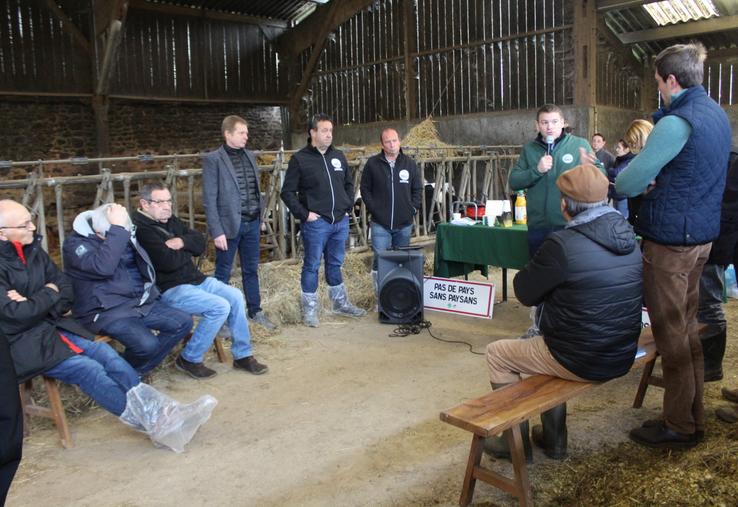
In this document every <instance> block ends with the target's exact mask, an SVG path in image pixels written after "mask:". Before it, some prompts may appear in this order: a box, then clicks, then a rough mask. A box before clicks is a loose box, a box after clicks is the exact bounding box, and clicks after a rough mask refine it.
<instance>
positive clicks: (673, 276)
mask: <svg viewBox="0 0 738 507" xmlns="http://www.w3.org/2000/svg"><path fill="white" fill-rule="evenodd" d="M706 58H707V51H706V50H705V47H704V46H703V45H702V44H700V43H692V44H676V45H674V46H670V47H668V48H666V49H664V50H663V51H662V52H661V53H659V54H658V56H657V57H656V60H655V62H654V63H655V70H656V72H655V74H654V78H655V79H656V84H657V86H658V89H659V92H660V93H661V98H662V100H663V107H662V108H661V109H659V110H658V111H657V112H656V113H655V114H654V121H655V123H656V125H655V126H654V128H653V131H652V132H651V134H650V136H649V138H648V142H647V143H646V146H645V147H644V148H643V150H642V151H641V152H640V153H639V154H638V156H637V157H635V158H634V159H633V160H632V161H631V163H630V165H629V166H628V167H627V168H626V169H625V171H623V172H622V173H620V175H619V176H618V177H617V180H616V181H615V188H616V190H617V191H618V192H619V193H623V194H625V195H627V196H629V197H630V196H636V195H639V194H644V195H643V198H642V201H641V206H640V210H639V216H638V221H637V223H636V233H638V234H639V235H640V236H641V237H642V238H643V242H642V245H643V294H644V298H645V300H646V305H647V306H648V314H649V317H650V319H651V328H652V329H653V336H654V339H655V341H656V347H657V348H658V351H659V354H661V366H662V370H663V376H664V406H663V420H649V421H646V422H644V423H643V425H642V426H641V427H639V428H635V429H633V430H631V432H630V438H631V440H633V441H635V442H637V443H639V444H641V445H645V446H648V447H656V448H666V449H679V448H688V447H693V446H695V445H697V444H698V443H699V442H700V441H701V440H702V439H703V438H704V431H705V409H704V402H703V388H704V380H705V379H704V366H705V365H704V358H703V354H702V346H701V345H700V339H699V332H698V322H697V307H698V300H699V290H700V275H701V274H702V268H703V266H704V265H705V262H706V261H707V258H708V257H709V255H710V249H711V247H712V241H714V240H715V239H716V238H717V237H718V235H719V234H720V203H721V200H722V197H723V189H724V188H725V176H726V174H725V173H726V167H727V166H728V155H729V153H730V142H731V130H730V122H729V121H728V117H727V115H726V114H725V111H724V110H723V109H722V108H721V107H720V105H718V104H717V103H716V102H715V101H714V100H713V99H711V98H710V97H709V96H708V95H707V92H706V91H705V89H704V88H703V87H702V79H703V75H704V62H705V59H706Z"/></svg>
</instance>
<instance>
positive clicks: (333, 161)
mask: <svg viewBox="0 0 738 507" xmlns="http://www.w3.org/2000/svg"><path fill="white" fill-rule="evenodd" d="M331 165H332V166H333V169H334V170H335V171H343V167H342V166H341V161H340V160H338V159H337V158H332V159H331Z"/></svg>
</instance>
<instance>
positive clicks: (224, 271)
mask: <svg viewBox="0 0 738 507" xmlns="http://www.w3.org/2000/svg"><path fill="white" fill-rule="evenodd" d="M221 132H222V133H223V138H224V142H223V145H222V146H221V147H220V148H218V149H217V150H215V151H211V152H210V153H206V154H205V155H203V157H202V203H203V206H204V207H205V216H206V218H207V222H208V231H210V235H211V236H212V237H213V243H214V244H215V275H214V276H215V278H216V279H217V280H219V281H221V282H223V283H225V284H228V283H229V282H230V279H231V271H232V270H233V260H234V259H235V258H236V252H238V254H239V256H240V260H241V282H242V285H243V294H244V296H245V297H246V306H247V307H248V319H249V320H250V321H251V322H253V323H255V324H259V325H260V326H262V327H263V328H265V329H268V330H272V329H275V328H276V326H275V325H274V323H273V322H272V321H271V320H269V318H268V317H267V316H266V314H265V313H264V312H263V311H262V309H261V293H260V291H259V255H260V250H259V241H260V238H261V190H260V189H259V171H258V169H257V166H256V158H255V157H254V154H253V152H251V151H250V150H247V149H246V142H247V141H248V140H249V126H248V124H247V123H246V120H244V119H243V118H241V117H240V116H235V115H231V116H226V117H225V118H224V119H223V123H222V125H221Z"/></svg>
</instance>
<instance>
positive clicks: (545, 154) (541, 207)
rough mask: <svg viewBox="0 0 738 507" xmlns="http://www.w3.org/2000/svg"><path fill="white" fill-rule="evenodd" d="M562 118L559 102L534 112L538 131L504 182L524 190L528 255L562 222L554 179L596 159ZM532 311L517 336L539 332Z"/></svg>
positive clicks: (524, 148)
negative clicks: (530, 321)
mask: <svg viewBox="0 0 738 507" xmlns="http://www.w3.org/2000/svg"><path fill="white" fill-rule="evenodd" d="M565 126H566V120H565V119H564V113H563V112H562V111H561V108H560V107H559V106H556V105H553V104H546V105H544V106H543V107H541V108H540V109H539V110H538V112H537V113H536V130H537V132H538V135H537V136H536V138H535V139H534V140H533V141H530V142H529V143H527V144H525V145H524V146H523V149H522V151H521V152H520V157H519V158H518V161H517V162H516V163H515V165H514V166H513V168H512V170H511V171H510V176H509V178H508V183H509V185H510V189H511V190H513V191H516V192H517V191H518V190H525V191H526V206H527V213H528V253H529V254H530V257H531V259H532V258H533V257H534V256H535V254H536V252H537V251H538V247H540V246H541V244H542V243H543V241H544V240H545V239H546V237H548V235H549V234H551V233H552V232H554V231H559V230H561V229H563V228H564V226H565V225H566V219H565V218H564V215H563V214H562V213H561V206H560V205H559V203H560V201H561V192H560V191H559V189H558V187H557V186H556V180H557V178H558V177H559V176H561V174H562V173H564V172H565V171H568V170H569V169H572V168H574V167H576V166H577V165H580V164H594V165H596V166H597V167H598V168H599V169H600V170H602V171H603V173H604V170H603V168H602V163H601V162H600V161H599V160H597V157H595V154H594V153H593V152H592V148H591V147H590V145H589V143H588V142H587V140H586V139H582V138H581V137H577V136H575V135H572V134H569V133H567V132H566V131H565V130H564V127H565ZM535 315H536V312H535V311H534V310H531V317H532V318H533V325H532V326H531V327H530V328H529V329H528V331H527V332H526V333H525V334H524V335H523V336H521V338H528V337H531V336H538V335H540V331H539V330H538V324H537V322H538V320H539V319H538V318H537V317H536V316H535Z"/></svg>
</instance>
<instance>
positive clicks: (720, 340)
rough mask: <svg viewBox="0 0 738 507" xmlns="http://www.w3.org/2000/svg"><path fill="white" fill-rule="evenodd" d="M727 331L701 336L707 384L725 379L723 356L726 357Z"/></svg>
mask: <svg viewBox="0 0 738 507" xmlns="http://www.w3.org/2000/svg"><path fill="white" fill-rule="evenodd" d="M726 331H727V330H726V329H723V330H722V331H719V332H717V333H714V332H713V333H710V334H708V335H705V336H700V342H701V343H702V354H703V355H704V357H705V382H715V381H716V380H722V378H723V356H724V355H725V339H726Z"/></svg>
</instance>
